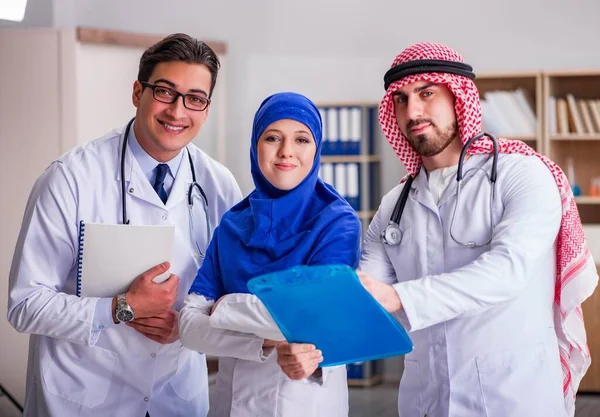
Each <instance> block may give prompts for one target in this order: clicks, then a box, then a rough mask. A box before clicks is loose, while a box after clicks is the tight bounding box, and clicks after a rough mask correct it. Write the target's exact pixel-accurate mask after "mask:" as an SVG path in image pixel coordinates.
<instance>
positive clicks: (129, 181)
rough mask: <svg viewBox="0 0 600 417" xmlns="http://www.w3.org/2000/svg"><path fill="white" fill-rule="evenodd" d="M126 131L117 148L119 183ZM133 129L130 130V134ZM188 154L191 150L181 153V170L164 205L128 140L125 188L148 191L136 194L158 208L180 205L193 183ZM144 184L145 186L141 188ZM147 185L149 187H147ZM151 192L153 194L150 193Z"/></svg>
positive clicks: (123, 130)
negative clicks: (134, 187) (135, 185)
mask: <svg viewBox="0 0 600 417" xmlns="http://www.w3.org/2000/svg"><path fill="white" fill-rule="evenodd" d="M125 129H126V127H123V129H122V130H121V134H120V135H119V146H118V148H117V156H116V158H117V159H116V161H117V162H118V163H117V164H116V165H117V166H116V168H117V169H116V171H117V172H116V180H117V181H119V182H120V181H121V152H122V150H123V140H124V133H125ZM131 130H133V129H130V132H131ZM186 152H189V150H185V149H182V152H181V156H182V159H181V163H180V166H179V169H178V170H177V174H176V176H175V182H174V183H173V187H172V189H171V192H170V193H169V199H168V200H167V203H166V205H164V204H163V203H162V201H160V198H159V197H158V195H157V194H156V192H155V191H154V189H153V188H152V185H151V184H150V182H149V181H148V178H147V177H146V174H145V173H144V172H143V170H142V168H141V167H140V165H139V163H138V162H137V160H136V159H135V157H134V156H133V152H132V151H131V148H130V146H129V140H128V144H127V148H126V149H125V169H124V173H125V186H126V188H128V189H129V188H130V185H131V186H133V185H134V184H135V183H137V184H138V187H137V188H138V189H139V191H140V192H141V190H144V189H145V190H148V192H147V193H143V192H142V193H141V194H140V192H136V193H134V194H135V195H136V196H138V197H141V198H144V199H145V200H147V201H151V202H153V203H154V204H156V205H158V206H163V207H165V206H166V208H167V209H169V208H171V207H172V206H174V205H176V204H177V203H179V202H180V201H181V200H182V199H183V198H186V197H187V192H188V188H189V186H190V184H191V183H192V168H191V166H190V161H189V158H188V157H187V156H186V155H185V153H186ZM142 183H143V186H141V185H142ZM146 185H147V187H146ZM150 190H151V192H150Z"/></svg>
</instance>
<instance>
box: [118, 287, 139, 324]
mask: <svg viewBox="0 0 600 417" xmlns="http://www.w3.org/2000/svg"><path fill="white" fill-rule="evenodd" d="M115 315H116V316H117V320H119V322H120V323H128V322H130V321H131V320H133V319H134V317H135V314H133V310H132V308H131V306H130V305H129V304H127V299H126V298H125V294H119V295H117V313H116V314H115Z"/></svg>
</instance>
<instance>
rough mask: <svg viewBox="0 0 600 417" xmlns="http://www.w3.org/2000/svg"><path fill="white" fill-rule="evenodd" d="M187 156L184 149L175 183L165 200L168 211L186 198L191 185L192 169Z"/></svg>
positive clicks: (186, 151)
mask: <svg viewBox="0 0 600 417" xmlns="http://www.w3.org/2000/svg"><path fill="white" fill-rule="evenodd" d="M188 155H189V154H188V150H187V149H184V150H183V159H182V160H181V164H180V166H179V170H178V171H177V176H176V177H175V182H174V183H173V187H172V188H171V193H170V194H169V199H168V200H167V204H166V206H167V210H170V209H171V208H173V207H174V206H176V205H177V204H179V203H180V202H181V200H183V199H185V198H187V193H188V189H189V188H190V184H191V183H192V167H191V166H190V160H189V156H188Z"/></svg>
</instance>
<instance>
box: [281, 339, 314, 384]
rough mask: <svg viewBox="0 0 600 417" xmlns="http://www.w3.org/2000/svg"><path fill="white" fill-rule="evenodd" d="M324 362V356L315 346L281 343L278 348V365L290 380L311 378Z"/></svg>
mask: <svg viewBox="0 0 600 417" xmlns="http://www.w3.org/2000/svg"><path fill="white" fill-rule="evenodd" d="M321 362H323V354H322V352H321V351H320V350H317V348H316V347H315V346H314V345H311V344H305V343H292V344H288V343H285V342H283V343H281V344H279V345H278V346H277V363H278V364H279V366H280V367H281V370H282V371H283V373H285V374H286V375H287V376H288V378H290V379H295V380H299V379H304V378H307V377H309V376H311V375H312V374H313V373H314V372H315V371H316V370H317V368H318V367H319V364H320V363H321Z"/></svg>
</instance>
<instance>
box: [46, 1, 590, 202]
mask: <svg viewBox="0 0 600 417" xmlns="http://www.w3.org/2000/svg"><path fill="white" fill-rule="evenodd" d="M61 1H72V0H55V3H60V2H61ZM76 7H77V9H76V16H75V24H77V25H81V26H93V27H102V28H106V29H118V30H129V31H139V32H151V33H156V34H166V33H171V32H175V31H184V32H189V33H191V34H193V35H196V36H198V37H201V38H205V39H219V40H224V41H226V42H227V43H228V46H229V53H228V58H227V115H228V118H227V148H228V151H227V160H226V161H227V165H228V166H229V167H230V168H231V169H232V171H233V172H234V174H235V176H236V178H237V179H238V181H239V182H240V185H241V186H242V189H243V190H244V191H245V192H248V191H250V190H251V189H252V182H251V178H250V176H249V175H247V174H248V172H249V162H248V161H249V157H248V152H246V150H247V149H249V138H250V131H251V123H252V117H253V114H254V111H255V110H256V107H257V106H258V105H259V104H260V102H261V101H262V99H263V98H264V97H265V96H266V95H268V94H271V93H273V92H277V91H282V90H296V91H299V92H302V93H305V94H307V95H309V96H310V97H311V98H312V99H313V100H315V101H335V100H373V101H378V100H379V99H380V98H381V96H382V93H383V83H382V79H383V74H384V73H385V71H386V69H387V68H388V66H389V64H390V63H391V61H392V59H393V58H394V56H395V55H396V54H398V53H399V52H400V51H401V50H402V49H403V48H405V47H407V46H409V45H410V44H412V43H415V42H419V41H425V40H428V41H439V42H443V43H447V44H449V45H450V46H452V47H454V48H456V49H457V50H459V51H460V52H461V53H462V54H463V55H464V56H465V57H466V59H467V61H468V62H469V63H471V64H472V65H474V67H475V69H476V70H477V71H486V70H509V69H510V70H513V69H514V70H520V69H560V68H599V67H600V53H597V52H596V51H597V39H599V38H600V25H598V23H597V17H598V15H599V14H600V3H599V2H597V1H596V0H573V1H571V2H564V1H559V0H548V1H543V0H504V1H502V2H499V1H496V2H490V1H480V0H455V1H452V2H448V1H445V0H433V1H429V2H420V3H419V2H414V1H407V0H395V1H389V0H371V1H369V2H366V1H364V0H346V1H344V2H339V1H333V0H329V1H327V0H305V1H302V2H287V1H277V0H253V1H251V2H242V1H232V0H224V1H219V2H207V1H197V0H174V1H173V2H171V3H170V4H169V6H166V3H165V2H164V1H162V0H128V1H127V2H122V1H120V0H79V1H78V2H77V5H76ZM567 16H568V17H569V18H568V19H567V18H566V17H567ZM392 175H393V176H396V173H394V174H392ZM388 180H389V182H388V186H386V188H389V185H390V184H393V183H394V182H395V180H396V178H388Z"/></svg>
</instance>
